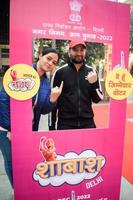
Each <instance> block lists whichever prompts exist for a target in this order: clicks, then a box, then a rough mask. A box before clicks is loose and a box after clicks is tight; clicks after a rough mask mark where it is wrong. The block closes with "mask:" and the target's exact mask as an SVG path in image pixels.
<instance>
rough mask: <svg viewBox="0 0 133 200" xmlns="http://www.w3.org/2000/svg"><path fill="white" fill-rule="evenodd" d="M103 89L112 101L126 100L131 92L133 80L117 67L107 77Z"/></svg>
mask: <svg viewBox="0 0 133 200" xmlns="http://www.w3.org/2000/svg"><path fill="white" fill-rule="evenodd" d="M105 87H106V91H107V93H108V95H109V96H110V97H112V98H113V99H116V100H122V99H126V98H127V97H128V96H129V95H130V93H131V92H132V90H133V78H132V76H131V74H130V73H129V72H128V71H127V70H126V69H124V68H121V67H119V68H117V69H114V70H112V71H111V72H110V73H109V74H108V75H107V78H106V82H105Z"/></svg>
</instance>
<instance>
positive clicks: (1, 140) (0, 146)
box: [0, 130, 13, 187]
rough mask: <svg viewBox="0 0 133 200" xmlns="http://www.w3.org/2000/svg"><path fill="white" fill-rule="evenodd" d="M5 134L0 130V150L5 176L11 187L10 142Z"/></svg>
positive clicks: (5, 132)
mask: <svg viewBox="0 0 133 200" xmlns="http://www.w3.org/2000/svg"><path fill="white" fill-rule="evenodd" d="M7 133H8V132H7V131H1V130H0V150H1V152H2V155H3V158H4V166H5V171H6V174H7V176H8V178H9V181H10V183H11V185H12V187H13V175H12V153H11V141H10V140H9V138H8V137H7Z"/></svg>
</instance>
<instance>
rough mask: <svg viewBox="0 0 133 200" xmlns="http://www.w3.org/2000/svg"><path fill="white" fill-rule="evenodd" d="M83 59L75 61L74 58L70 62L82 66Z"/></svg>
mask: <svg viewBox="0 0 133 200" xmlns="http://www.w3.org/2000/svg"><path fill="white" fill-rule="evenodd" d="M83 61H84V59H81V60H77V59H76V58H71V62H72V63H74V64H82V63H83Z"/></svg>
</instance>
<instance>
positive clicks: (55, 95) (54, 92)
mask: <svg viewBox="0 0 133 200" xmlns="http://www.w3.org/2000/svg"><path fill="white" fill-rule="evenodd" d="M62 89H63V81H62V82H61V84H60V86H59V87H57V86H56V87H54V88H52V89H51V96H50V102H52V103H55V102H56V101H57V99H58V98H59V96H60V94H61V92H62Z"/></svg>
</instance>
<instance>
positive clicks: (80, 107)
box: [53, 63, 103, 123]
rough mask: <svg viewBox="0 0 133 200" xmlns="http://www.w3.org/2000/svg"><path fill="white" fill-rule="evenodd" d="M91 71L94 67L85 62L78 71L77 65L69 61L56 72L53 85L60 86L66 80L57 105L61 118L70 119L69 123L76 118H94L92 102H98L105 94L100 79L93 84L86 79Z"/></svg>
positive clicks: (59, 117)
mask: <svg viewBox="0 0 133 200" xmlns="http://www.w3.org/2000/svg"><path fill="white" fill-rule="evenodd" d="M90 71H92V67H90V66H87V65H86V64H83V66H82V67H81V68H80V70H79V71H78V72H77V70H76V68H75V66H74V65H73V64H72V63H69V64H66V65H64V66H63V67H61V68H59V69H58V70H57V71H56V72H55V74H54V76H53V86H54V87H55V86H59V85H60V83H61V81H64V85H63V91H62V93H61V96H60V97H59V99H58V105H57V107H58V119H59V120H67V121H68V120H69V123H73V122H75V120H76V119H77V120H78V119H80V120H81V121H82V120H86V121H88V119H89V118H93V116H94V114H93V110H92V102H95V103H98V102H99V101H100V100H101V99H102V97H103V95H102V91H101V88H100V85H99V80H97V81H96V82H95V83H93V84H90V83H89V82H88V80H85V77H86V76H87V75H88V72H90ZM96 89H98V91H99V92H98V93H97V91H96Z"/></svg>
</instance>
